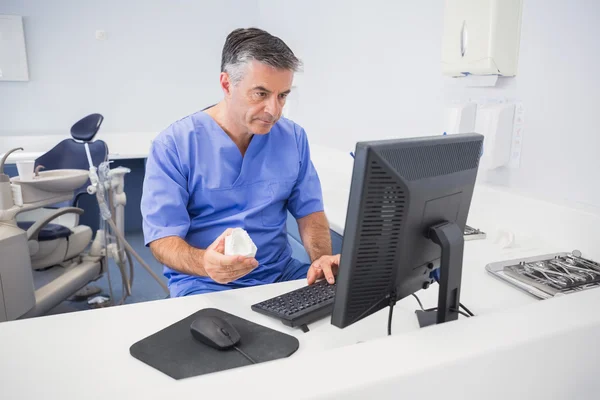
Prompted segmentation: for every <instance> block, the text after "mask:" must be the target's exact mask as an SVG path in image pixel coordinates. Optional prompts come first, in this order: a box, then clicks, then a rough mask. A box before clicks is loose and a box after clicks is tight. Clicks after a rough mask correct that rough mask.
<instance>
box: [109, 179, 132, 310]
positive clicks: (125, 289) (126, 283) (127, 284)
mask: <svg viewBox="0 0 600 400" xmlns="http://www.w3.org/2000/svg"><path fill="white" fill-rule="evenodd" d="M108 205H109V207H110V213H111V218H110V219H112V218H113V216H114V215H117V214H116V212H115V206H114V204H113V201H112V190H111V189H109V190H108ZM116 242H117V257H115V258H116V261H117V262H116V264H117V267H118V268H119V270H120V271H121V283H122V293H123V296H122V297H121V300H120V301H119V305H121V304H124V303H125V300H126V299H127V297H129V296H131V285H132V281H131V279H130V277H128V276H127V271H126V270H125V265H124V264H125V260H121V255H122V254H124V253H125V251H124V250H123V247H124V246H123V244H122V242H121V241H120V240H119V239H118V238H117V240H116ZM127 261H131V258H130V257H128V258H127ZM129 270H130V271H132V270H133V265H132V264H130V265H129Z"/></svg>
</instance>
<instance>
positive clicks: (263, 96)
mask: <svg viewBox="0 0 600 400" xmlns="http://www.w3.org/2000/svg"><path fill="white" fill-rule="evenodd" d="M256 97H260V98H261V99H264V98H265V97H267V93H265V92H256Z"/></svg>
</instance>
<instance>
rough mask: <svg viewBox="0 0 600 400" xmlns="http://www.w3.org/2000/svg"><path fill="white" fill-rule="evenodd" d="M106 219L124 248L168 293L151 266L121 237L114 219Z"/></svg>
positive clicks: (166, 291) (167, 289)
mask: <svg viewBox="0 0 600 400" xmlns="http://www.w3.org/2000/svg"><path fill="white" fill-rule="evenodd" d="M107 221H108V224H109V225H110V227H111V228H112V229H113V230H114V232H115V233H116V234H117V236H118V237H119V239H121V240H122V241H123V244H124V245H125V248H126V249H127V250H128V251H129V252H131V254H133V256H134V257H135V259H136V260H138V262H139V263H140V264H141V265H142V267H144V269H145V270H146V271H148V273H149V274H150V275H151V276H152V277H153V278H154V280H156V282H158V284H159V285H160V286H161V287H162V288H163V290H164V291H165V293H167V294H169V288H168V287H167V285H165V284H164V282H163V281H161V280H160V278H159V277H158V275H156V274H155V273H154V271H152V268H150V266H149V265H148V264H146V262H145V261H144V260H143V259H142V257H140V256H139V254H138V253H136V252H135V250H134V249H133V247H131V245H130V244H129V243H127V241H126V240H125V238H124V237H123V234H122V233H121V231H119V230H118V229H117V227H116V225H115V223H114V221H113V220H112V219H108V220H107Z"/></svg>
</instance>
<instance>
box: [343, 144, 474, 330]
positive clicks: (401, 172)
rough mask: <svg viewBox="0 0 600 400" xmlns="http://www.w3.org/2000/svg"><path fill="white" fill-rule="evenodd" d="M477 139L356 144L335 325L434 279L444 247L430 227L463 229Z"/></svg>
mask: <svg viewBox="0 0 600 400" xmlns="http://www.w3.org/2000/svg"><path fill="white" fill-rule="evenodd" d="M482 144H483V136H481V135H478V134H461V135H450V136H435V137H422V138H411V139H398V140H385V141H373V142H361V143H358V144H357V146H356V153H355V160H354V170H353V175H352V184H351V189H350V199H349V203H348V212H347V215H346V225H345V229H344V241H343V246H342V255H341V261H340V270H339V272H338V277H337V279H336V281H337V289H336V298H335V304H334V309H333V315H332V319H331V323H332V324H333V325H335V326H338V327H340V328H343V327H346V326H348V325H350V324H353V323H355V322H357V321H359V320H360V319H362V318H364V317H366V316H368V315H370V314H372V313H374V312H376V311H378V310H380V309H382V308H384V307H386V306H388V305H389V304H390V296H391V295H392V294H393V295H394V297H395V298H394V301H395V300H398V299H401V298H403V297H406V296H408V295H410V294H412V293H415V292H417V291H418V290H420V289H422V288H424V287H427V286H428V285H429V284H430V283H432V278H431V272H432V270H433V269H435V268H438V267H439V265H440V256H441V250H440V246H439V245H438V244H435V243H434V242H433V241H432V240H431V239H430V238H429V237H428V232H429V228H430V227H431V226H433V225H435V224H439V223H443V222H451V223H455V224H456V225H458V227H459V228H460V231H461V232H462V231H464V228H465V224H466V221H467V216H468V213H469V207H470V204H471V198H472V195H473V188H474V185H475V179H476V176H477V168H478V165H479V158H480V155H481V149H482ZM461 235H462V233H461ZM461 239H462V236H461ZM461 252H462V248H461ZM461 259H462V253H461ZM458 279H460V274H459V276H458ZM457 299H458V294H457Z"/></svg>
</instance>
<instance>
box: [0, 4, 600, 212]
mask: <svg viewBox="0 0 600 400" xmlns="http://www.w3.org/2000/svg"><path fill="white" fill-rule="evenodd" d="M0 13H5V14H18V15H23V16H24V17H25V34H26V40H27V46H28V57H29V68H30V74H31V81H30V82H0V137H1V135H2V134H3V133H4V134H7V133H8V134H14V133H15V132H16V133H23V134H28V133H50V132H65V131H66V130H68V128H69V127H70V126H71V124H72V123H73V122H74V121H75V120H77V119H78V118H80V117H81V116H83V115H85V114H87V113H90V112H101V113H102V114H104V115H105V117H106V120H105V124H104V127H103V131H106V132H128V131H134V132H147V131H151V132H156V131H159V130H161V129H163V128H164V127H165V126H166V125H168V124H169V123H171V122H172V121H174V120H175V119H178V118H180V117H182V116H185V115H187V114H189V113H191V112H194V111H196V110H198V109H200V108H202V107H203V106H205V105H208V104H210V103H211V102H213V101H216V100H218V99H220V98H221V93H220V91H219V88H218V80H217V75H218V71H219V63H220V52H221V48H222V44H223V41H224V38H225V35H226V34H227V33H228V32H229V31H230V30H231V29H233V28H236V27H240V26H250V25H258V26H260V27H262V28H264V29H267V30H269V31H271V32H272V33H273V34H276V35H278V36H280V37H281V38H282V39H284V40H285V41H286V42H287V43H288V44H289V45H290V47H291V48H292V49H293V50H294V51H295V52H296V53H297V54H298V55H299V56H300V57H301V58H302V59H303V61H304V63H305V72H304V74H302V77H301V80H299V87H298V92H297V93H296V94H295V95H296V98H295V99H293V101H294V103H293V107H292V108H291V116H292V117H293V119H295V120H296V121H297V122H299V123H300V124H301V125H303V126H304V127H305V128H306V129H307V131H308V134H309V136H310V139H311V141H312V142H313V143H318V144H324V145H328V146H333V147H336V148H339V149H341V150H343V151H350V150H353V148H354V144H355V143H356V141H359V140H367V139H381V138H392V137H406V136H420V135H430V134H441V132H442V130H443V126H442V110H443V106H444V104H447V103H449V102H451V101H452V100H456V99H466V98H469V97H471V98H481V97H485V98H502V97H507V98H511V99H515V100H519V101H522V102H523V104H524V107H525V132H524V133H525V136H524V143H523V151H522V163H521V168H520V169H518V170H514V171H510V170H504V171H499V172H498V173H497V174H495V175H494V176H493V177H492V181H493V182H495V183H498V184H502V185H507V186H509V187H511V188H515V189H517V190H522V191H525V192H528V193H531V194H533V195H535V196H536V197H542V198H546V199H549V200H553V201H556V202H563V201H566V202H569V203H578V204H581V205H584V206H588V208H589V209H591V210H593V211H594V212H598V210H600V184H599V183H598V182H600V176H599V175H600V174H599V172H600V157H598V151H599V149H600V135H599V134H598V133H597V130H598V128H597V119H598V118H597V115H598V112H597V111H596V109H597V108H598V106H600V80H599V78H598V77H597V71H596V69H597V66H598V65H600V41H598V40H597V38H598V37H600V25H598V24H597V23H596V21H598V20H600V2H598V1H596V0H576V1H564V0H524V11H523V26H522V35H521V53H520V59H519V72H518V76H517V77H516V78H510V79H504V80H502V81H501V82H500V84H499V87H497V88H493V89H459V88H457V87H456V85H455V81H453V80H452V79H450V78H444V77H442V75H441V67H440V55H441V35H442V23H443V1H442V0H421V1H414V0H398V1H388V0H370V1H368V2H366V1H359V0H329V1H319V0H286V1H280V0H252V1H243V0H211V1H193V0H178V1H169V0H154V1H152V2H149V1H143V0H127V1H119V0H104V1H98V0H88V1H78V0H53V1H44V0H2V1H1V2H0ZM96 29H105V30H106V31H107V33H108V40H107V41H104V42H101V41H97V40H95V38H94V33H95V30H96ZM559 189H560V191H559Z"/></svg>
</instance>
